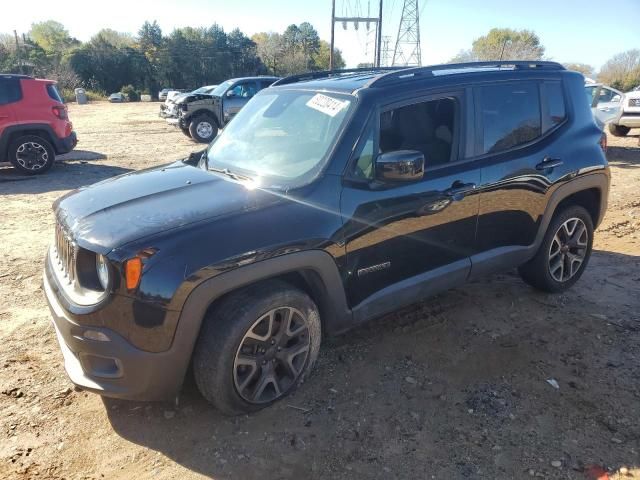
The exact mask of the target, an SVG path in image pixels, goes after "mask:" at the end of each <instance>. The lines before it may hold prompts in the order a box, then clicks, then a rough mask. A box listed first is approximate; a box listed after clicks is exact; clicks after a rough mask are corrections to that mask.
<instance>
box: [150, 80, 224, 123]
mask: <svg viewBox="0 0 640 480" xmlns="http://www.w3.org/2000/svg"><path fill="white" fill-rule="evenodd" d="M216 87H217V85H208V86H205V87H200V88H197V89H195V90H194V91H192V92H188V93H182V94H180V95H176V96H174V97H173V98H171V99H169V98H167V99H166V100H165V101H164V103H162V104H160V114H159V115H160V117H162V118H168V117H174V118H176V117H177V116H178V106H177V103H178V102H180V101H182V100H183V99H186V98H189V99H190V101H192V100H195V99H196V98H199V97H197V96H198V95H202V96H206V95H211V92H213V90H214V89H215V88H216Z"/></svg>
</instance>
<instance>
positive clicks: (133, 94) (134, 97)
mask: <svg viewBox="0 0 640 480" xmlns="http://www.w3.org/2000/svg"><path fill="white" fill-rule="evenodd" d="M120 91H121V92H122V93H124V94H125V95H126V96H127V98H128V99H129V101H130V102H138V101H140V93H138V92H137V91H136V89H135V87H134V86H133V85H125V86H124V87H122V88H121V89H120Z"/></svg>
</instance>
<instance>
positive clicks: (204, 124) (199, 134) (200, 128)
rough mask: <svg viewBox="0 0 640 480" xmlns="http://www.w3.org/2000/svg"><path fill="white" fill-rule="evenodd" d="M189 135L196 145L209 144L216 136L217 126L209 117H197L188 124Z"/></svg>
mask: <svg viewBox="0 0 640 480" xmlns="http://www.w3.org/2000/svg"><path fill="white" fill-rule="evenodd" d="M189 133H190V134H191V138H193V139H194V140H195V141H196V142H198V143H211V142H212V141H213V139H214V138H216V136H217V135H218V124H217V123H216V121H215V120H214V119H213V117H210V116H209V115H198V116H197V117H195V118H194V119H193V120H191V123H189Z"/></svg>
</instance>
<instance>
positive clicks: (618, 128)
mask: <svg viewBox="0 0 640 480" xmlns="http://www.w3.org/2000/svg"><path fill="white" fill-rule="evenodd" d="M630 130H631V129H630V128H629V127H623V126H622V125H615V124H613V123H610V124H609V132H610V133H611V135H613V136H614V137H625V136H626V135H627V133H629V131H630Z"/></svg>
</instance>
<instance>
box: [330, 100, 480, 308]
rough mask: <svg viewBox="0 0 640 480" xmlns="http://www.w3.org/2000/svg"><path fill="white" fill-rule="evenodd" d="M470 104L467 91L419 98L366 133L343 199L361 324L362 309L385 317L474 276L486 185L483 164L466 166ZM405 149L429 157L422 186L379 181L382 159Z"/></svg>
mask: <svg viewBox="0 0 640 480" xmlns="http://www.w3.org/2000/svg"><path fill="white" fill-rule="evenodd" d="M466 98H467V97H465V95H464V93H463V92H461V91H458V92H452V93H449V94H447V93H442V94H438V95H431V96H429V97H425V98H424V99H422V100H416V98H415V97H413V98H412V100H411V101H410V102H405V103H399V104H397V105H393V106H388V107H385V109H384V110H383V111H382V113H381V114H379V115H377V114H376V115H374V119H373V121H372V125H370V126H369V127H367V129H365V134H364V135H363V136H362V138H361V141H360V142H359V143H360V144H359V146H358V148H357V149H356V152H357V154H356V155H355V158H354V159H352V167H351V168H352V178H353V179H354V181H353V182H350V183H346V184H345V188H344V190H343V193H342V199H341V211H342V214H343V217H344V218H345V225H344V232H345V243H346V253H347V255H346V256H347V265H348V278H347V279H346V282H347V296H348V300H349V303H350V306H351V307H354V314H356V315H355V316H356V318H357V317H358V315H357V314H358V310H359V309H360V310H364V311H366V312H368V313H373V311H375V313H378V314H381V313H383V311H384V310H385V309H393V308H398V307H399V306H401V305H402V304H404V303H410V301H416V300H417V299H418V298H421V296H424V295H426V294H428V293H433V292H434V291H435V290H437V288H436V287H440V288H441V289H444V288H447V287H449V286H452V284H450V283H447V282H454V283H459V282H461V281H463V280H464V279H465V278H466V276H467V274H468V272H469V268H470V260H469V257H470V255H471V254H472V253H473V252H474V250H475V230H476V221H477V214H478V208H479V199H478V196H477V195H476V194H475V187H476V186H477V185H478V183H479V181H480V171H479V169H478V168H477V166H476V165H474V164H473V163H460V162H458V160H459V158H460V156H461V155H462V154H461V153H460V144H461V143H464V142H461V141H460V139H461V138H465V133H466V132H467V131H468V130H469V128H468V126H467V115H466V113H467V111H468V108H467V107H466V106H465V103H464V101H465V99H466ZM397 150H413V151H417V152H420V153H422V154H423V155H424V158H425V164H426V169H425V173H424V176H423V178H422V180H420V181H417V182H413V183H400V184H398V183H396V184H383V183H381V181H380V180H376V173H375V157H376V156H377V153H387V152H391V151H397ZM374 152H376V155H374ZM430 287H434V288H430ZM359 305H360V307H358V306H359ZM373 305H375V308H373V307H372V306H373Z"/></svg>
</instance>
